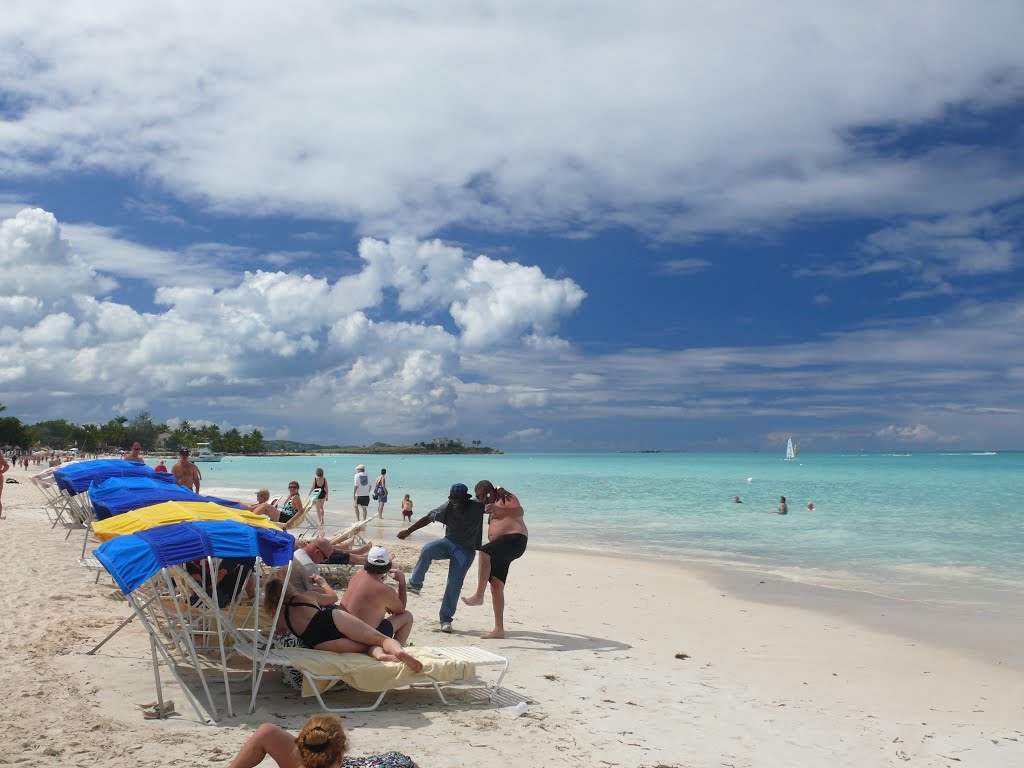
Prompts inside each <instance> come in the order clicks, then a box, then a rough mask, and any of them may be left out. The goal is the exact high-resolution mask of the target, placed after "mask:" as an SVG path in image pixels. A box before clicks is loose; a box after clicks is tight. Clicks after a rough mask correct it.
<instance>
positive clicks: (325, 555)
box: [278, 537, 370, 592]
mask: <svg viewBox="0 0 1024 768" xmlns="http://www.w3.org/2000/svg"><path fill="white" fill-rule="evenodd" d="M295 544H296V548H295V563H294V565H292V574H291V576H289V577H288V578H289V581H290V583H291V585H292V588H293V589H294V590H295V591H296V592H308V591H309V590H311V589H316V584H315V583H314V582H313V577H314V576H319V575H320V566H321V565H324V564H327V565H363V564H365V563H366V553H367V552H368V551H369V549H370V545H369V544H367V545H365V546H362V547H352V545H351V544H350V543H348V542H342V543H341V544H331V542H330V540H329V539H325V538H322V537H321V538H316V539H313V540H312V541H303V540H302V539H296V540H295ZM284 572H285V568H283V567H282V568H281V569H279V571H278V575H279V576H282V577H283V575H284Z"/></svg>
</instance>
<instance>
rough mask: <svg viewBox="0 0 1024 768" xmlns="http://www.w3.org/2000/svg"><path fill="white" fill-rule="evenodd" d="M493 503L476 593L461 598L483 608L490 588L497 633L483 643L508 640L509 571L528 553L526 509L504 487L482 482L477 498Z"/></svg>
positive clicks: (494, 632) (488, 510) (484, 636)
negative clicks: (506, 619) (507, 600)
mask: <svg viewBox="0 0 1024 768" xmlns="http://www.w3.org/2000/svg"><path fill="white" fill-rule="evenodd" d="M481 491H482V492H483V498H485V499H491V501H490V502H489V503H488V504H487V505H486V506H485V507H484V509H485V510H486V512H487V514H488V515H489V516H490V522H488V524H487V538H488V542H487V543H486V544H484V545H483V546H482V547H480V578H479V579H478V582H477V588H476V592H475V593H473V594H472V595H471V596H470V597H464V598H462V602H463V603H465V604H466V605H483V603H484V590H485V589H486V587H487V584H488V583H490V585H491V607H492V608H493V609H494V629H492V630H491V631H490V632H488V633H487V634H486V635H480V637H481V638H482V639H484V640H494V639H501V638H503V637H505V583H506V582H507V581H508V569H509V566H510V565H512V561H513V560H518V559H519V558H520V557H522V556H523V554H524V553H525V552H526V542H527V537H528V536H529V531H528V530H527V529H526V522H525V521H524V520H523V516H524V513H523V505H522V504H520V503H519V499H517V498H516V496H515V494H513V493H509V492H508V491H506V490H505V489H504V488H502V487H500V486H499V487H498V488H494V486H493V485H491V483H490V481H487V480H481V481H480V482H479V483H477V487H476V495H477V498H481Z"/></svg>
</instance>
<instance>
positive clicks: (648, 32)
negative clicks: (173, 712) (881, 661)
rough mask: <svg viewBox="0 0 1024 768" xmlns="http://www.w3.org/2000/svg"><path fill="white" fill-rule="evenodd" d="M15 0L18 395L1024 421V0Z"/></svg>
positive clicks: (559, 418) (521, 437) (6, 134)
mask: <svg viewBox="0 0 1024 768" xmlns="http://www.w3.org/2000/svg"><path fill="white" fill-rule="evenodd" d="M892 6H893V4H891V3H872V2H866V3H860V4H856V7H854V5H852V4H849V3H838V2H837V3H830V2H824V3H822V2H816V3H792V4H787V5H785V6H783V7H772V8H769V7H768V6H766V5H764V4H761V3H742V2H733V3H717V4H714V6H713V7H709V6H708V4H703V3H692V4H690V3H680V4H665V3H661V2H633V3H628V4H627V3H621V2H608V3H587V4H576V3H565V4H558V5H557V7H552V6H550V5H549V4H543V3H534V2H517V3H505V4H501V3H499V4H488V5H480V4H465V3H455V2H450V3H449V2H437V3H432V4H430V6H429V7H428V8H424V7H422V6H421V5H419V4H413V5H408V6H395V5H388V6H381V5H380V4H373V3H367V4H358V3H357V4H345V5H344V6H341V7H339V6H336V5H335V4H328V3H312V2H311V3H297V4H289V5H288V6H287V7H284V6H279V5H273V4H259V3H257V4H250V5H247V6H246V8H245V10H244V11H241V10H238V9H236V8H224V7H210V6H209V4H199V3H187V2H186V3H178V4H175V5H174V6H173V7H168V8H162V9H159V10H155V9H153V8H151V7H144V6H138V5H137V4H133V3H127V2H126V3H118V2H111V3H107V4H104V7H103V11H102V13H99V12H97V10H96V8H95V7H94V6H93V5H90V4H86V3H67V4H64V6H63V7H62V9H61V12H60V13H51V12H49V11H48V10H47V9H46V8H42V7H39V4H32V3H15V4H14V5H13V6H12V10H11V12H10V13H7V14H5V18H4V19H3V20H2V21H0V51H2V53H0V275H2V280H0V359H2V360H4V364H3V366H2V367H0V402H3V403H4V404H6V405H7V406H8V409H9V411H10V412H11V413H14V414H15V415H18V416H19V417H21V418H22V419H23V420H26V421H36V420H40V419H45V418H56V417H67V418H70V419H72V420H75V421H80V422H81V421H100V422H102V421H106V420H107V419H109V418H110V417H111V416H113V415H116V414H125V415H128V416H131V415H133V414H134V413H135V412H137V411H138V410H140V409H148V410H149V411H151V412H152V413H153V414H154V415H155V416H156V417H157V418H159V419H163V420H172V423H173V419H175V418H176V417H185V418H189V419H191V420H193V421H200V422H204V421H208V422H214V423H218V424H220V425H222V427H224V428H228V427H232V426H234V427H238V428H242V429H248V428H251V427H259V428H260V429H261V430H263V432H264V433H265V434H266V435H268V436H270V437H283V438H289V439H295V440H302V441H311V442H322V443H335V442H339V443H357V444H358V443H364V442H372V441H374V440H385V441H390V442H398V441H405V440H411V441H415V440H421V439H428V438H431V437H435V436H439V435H450V436H457V437H461V438H463V439H465V440H474V439H480V440H483V441H484V442H485V443H489V444H492V445H497V446H499V447H502V448H503V449H505V450H509V451H517V450H531V451H534V450H558V451H563V450H640V449H655V448H658V449H664V450H673V449H689V450H781V446H782V445H784V443H785V437H786V436H787V435H789V434H793V435H794V436H795V437H796V438H797V439H798V441H799V442H800V443H801V445H802V446H803V449H804V451H809V450H822V451H831V450H860V449H863V450H901V451H902V450H947V449H959V448H963V449H972V448H975V449H997V450H998V449H1011V448H1019V447H1020V439H1019V435H1020V434H1021V433H1022V429H1024V415H1022V414H1024V394H1022V391H1024V390H1022V384H1024V351H1022V350H1024V345H1022V344H1021V342H1020V338H1021V336H1022V334H1021V326H1022V319H1024V309H1022V303H1021V297H1022V295H1024V280H1022V277H1024V273H1022V270H1021V265H1022V244H1021V241H1022V227H1021V224H1022V219H1024V204H1022V203H1024V149H1022V148H1024V141H1022V139H1024V132H1022V127H1021V126H1022V125H1024V120H1022V118H1024V52H1022V47H1021V46H1020V45H1019V39H1018V34H1017V33H1018V32H1019V30H1020V29H1022V28H1024V7H1022V6H1021V5H1020V4H1019V3H1014V2H991V3H986V4H983V5H980V6H979V5H977V4H971V3H966V2H943V1H942V0H932V1H929V2H908V3H901V4H898V5H897V7H892Z"/></svg>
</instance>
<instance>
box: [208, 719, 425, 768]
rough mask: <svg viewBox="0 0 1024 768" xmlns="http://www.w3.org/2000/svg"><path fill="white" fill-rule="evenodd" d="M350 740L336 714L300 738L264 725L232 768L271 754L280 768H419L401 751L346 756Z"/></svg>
mask: <svg viewBox="0 0 1024 768" xmlns="http://www.w3.org/2000/svg"><path fill="white" fill-rule="evenodd" d="M347 746H348V739H347V738H346V737H345V730H344V729H343V728H342V727H341V721H340V720H338V718H336V717H334V716H332V715H318V716H316V717H313V718H310V719H309V720H308V721H307V722H306V724H305V725H304V726H302V730H301V731H299V735H298V737H295V736H292V735H291V734H290V733H288V731H286V730H284V729H283V728H278V727H277V726H276V725H271V724H270V723H264V724H263V725H261V726H260V727H259V728H257V729H256V730H255V731H254V732H253V734H252V736H250V737H249V740H248V741H247V742H245V744H244V745H243V746H242V748H241V749H240V750H238V755H236V756H235V759H234V760H232V761H231V763H230V764H229V765H228V768H253V767H254V766H257V765H259V764H260V763H261V762H263V758H265V757H267V756H268V755H269V756H270V757H271V758H273V760H274V762H276V763H277V764H278V765H279V766H280V768H363V766H366V768H370V767H371V766H373V767H374V768H376V767H377V766H394V768H416V763H414V762H413V761H412V758H410V757H408V756H407V755H403V754H400V753H398V752H388V753H386V754H383V755H373V756H372V757H345V748H346V747H347Z"/></svg>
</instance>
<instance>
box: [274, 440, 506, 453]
mask: <svg viewBox="0 0 1024 768" xmlns="http://www.w3.org/2000/svg"><path fill="white" fill-rule="evenodd" d="M264 448H265V450H266V452H267V453H357V454H361V455H364V456H365V455H367V454H369V455H374V454H382V455H391V454H412V455H416V454H420V455H427V454H459V455H465V454H500V453H502V451H499V450H498V449H497V448H491V447H490V446H487V445H481V444H480V441H479V440H473V441H472V442H471V443H470V444H469V445H466V444H465V443H464V442H462V441H461V440H458V439H456V438H450V437H439V438H436V439H434V440H431V441H430V442H424V443H413V444H412V445H391V444H390V443H382V442H376V443H373V444H372V445H317V444H315V443H299V442H295V441H294V440H266V441H265V442H264Z"/></svg>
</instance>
